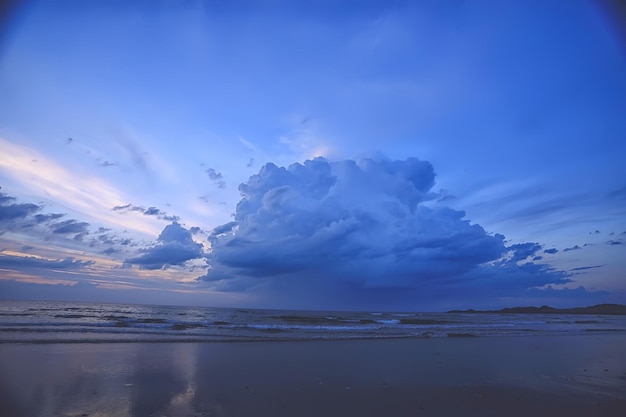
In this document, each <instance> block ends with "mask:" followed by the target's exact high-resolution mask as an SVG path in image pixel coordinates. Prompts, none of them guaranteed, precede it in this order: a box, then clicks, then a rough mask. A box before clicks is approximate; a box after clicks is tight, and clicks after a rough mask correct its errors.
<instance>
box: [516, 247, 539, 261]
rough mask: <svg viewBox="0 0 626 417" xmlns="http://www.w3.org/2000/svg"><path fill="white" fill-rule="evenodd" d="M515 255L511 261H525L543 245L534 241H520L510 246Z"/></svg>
mask: <svg viewBox="0 0 626 417" xmlns="http://www.w3.org/2000/svg"><path fill="white" fill-rule="evenodd" d="M509 249H510V250H512V251H513V253H514V255H513V258H511V262H518V261H523V260H524V259H526V258H528V257H530V256H534V255H535V253H536V252H537V251H540V250H541V245H540V244H538V243H534V242H526V243H519V244H516V245H512V246H510V247H509Z"/></svg>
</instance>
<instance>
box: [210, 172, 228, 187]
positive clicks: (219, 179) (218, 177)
mask: <svg viewBox="0 0 626 417" xmlns="http://www.w3.org/2000/svg"><path fill="white" fill-rule="evenodd" d="M205 172H206V173H207V175H208V176H209V179H210V180H211V181H213V183H214V184H215V185H216V186H217V188H225V187H226V181H224V176H223V175H222V173H221V172H217V171H216V170H215V169H214V168H209V169H207V170H206V171H205Z"/></svg>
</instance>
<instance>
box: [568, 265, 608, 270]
mask: <svg viewBox="0 0 626 417" xmlns="http://www.w3.org/2000/svg"><path fill="white" fill-rule="evenodd" d="M603 266H604V265H592V266H579V267H578V268H572V269H570V271H586V270H588V269H595V268H601V267H603Z"/></svg>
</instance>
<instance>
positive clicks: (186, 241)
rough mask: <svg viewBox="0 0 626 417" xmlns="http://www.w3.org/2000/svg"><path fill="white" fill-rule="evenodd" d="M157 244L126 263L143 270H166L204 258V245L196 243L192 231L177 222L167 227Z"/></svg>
mask: <svg viewBox="0 0 626 417" xmlns="http://www.w3.org/2000/svg"><path fill="white" fill-rule="evenodd" d="M157 242H158V243H157V244H156V245H154V246H152V247H150V248H146V249H141V250H140V251H139V253H140V255H139V256H137V257H134V258H131V259H127V260H126V263H128V264H134V265H138V266H139V267H140V268H142V269H166V268H167V267H169V266H172V265H178V266H181V265H183V264H184V263H185V262H187V261H189V260H192V259H197V258H202V257H204V251H203V249H202V245H201V244H199V243H196V242H194V241H193V239H192V238H191V233H190V231H189V230H187V229H185V228H184V227H182V226H181V225H180V224H179V223H177V222H172V224H169V225H167V226H165V228H164V229H163V231H162V232H161V234H160V235H159V237H158V238H157Z"/></svg>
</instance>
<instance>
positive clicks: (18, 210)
mask: <svg viewBox="0 0 626 417" xmlns="http://www.w3.org/2000/svg"><path fill="white" fill-rule="evenodd" d="M14 201H15V197H11V196H8V195H6V194H4V193H0V222H1V221H6V220H16V219H23V218H25V217H28V216H30V215H31V214H33V213H35V212H37V211H39V210H41V208H42V207H41V206H39V205H37V204H32V203H21V204H18V203H15V202H14Z"/></svg>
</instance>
